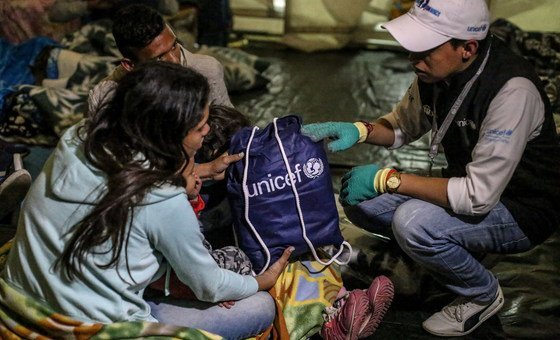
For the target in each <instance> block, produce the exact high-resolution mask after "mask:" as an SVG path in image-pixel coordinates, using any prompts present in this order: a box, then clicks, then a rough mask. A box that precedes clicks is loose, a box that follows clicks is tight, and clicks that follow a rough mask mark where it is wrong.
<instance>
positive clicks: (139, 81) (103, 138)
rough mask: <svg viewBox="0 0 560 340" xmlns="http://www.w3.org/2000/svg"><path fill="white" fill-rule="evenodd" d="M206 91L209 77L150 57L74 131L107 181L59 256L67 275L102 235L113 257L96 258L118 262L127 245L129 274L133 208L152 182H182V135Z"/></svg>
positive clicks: (198, 117) (197, 118)
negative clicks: (129, 242) (101, 192)
mask: <svg viewBox="0 0 560 340" xmlns="http://www.w3.org/2000/svg"><path fill="white" fill-rule="evenodd" d="M208 93H209V86H208V82H207V80H206V78H204V76H202V75H201V74H199V73H198V72H196V71H194V70H191V69H187V68H185V67H182V66H179V65H175V64H171V63H165V62H151V63H147V64H144V65H140V66H138V67H136V68H135V69H134V70H133V71H132V72H130V73H129V74H127V75H125V76H124V77H123V78H122V80H121V81H120V82H119V85H118V87H117V89H116V92H115V95H114V97H113V98H112V100H111V101H110V102H109V103H108V105H107V106H106V107H104V108H102V109H101V110H100V111H99V112H96V113H95V114H94V115H91V118H90V120H89V121H88V122H87V123H86V124H85V126H84V127H83V129H82V130H80V133H79V134H80V136H81V138H82V140H83V148H84V154H85V157H86V159H87V161H88V162H90V163H91V164H92V165H93V166H95V167H96V168H98V169H100V170H101V171H103V172H104V173H105V176H106V178H107V188H106V192H105V194H104V195H103V196H102V197H101V198H100V199H99V201H98V202H97V203H96V205H95V207H94V208H93V210H92V211H90V212H89V214H88V215H86V216H85V217H84V219H83V220H82V221H81V222H80V223H78V224H77V225H76V226H75V227H74V228H73V229H72V231H71V232H72V236H71V238H70V241H69V242H68V244H67V245H66V247H65V249H64V251H63V253H62V256H61V258H60V259H59V262H57V265H58V264H61V265H62V269H63V272H64V273H65V274H66V275H67V277H68V278H69V279H70V280H72V279H73V278H74V276H75V275H78V274H79V273H80V267H81V264H82V263H83V262H84V260H85V258H86V257H87V256H88V255H90V254H94V255H95V254H96V251H95V248H96V247H98V246H101V245H104V244H106V242H110V243H109V244H110V245H111V247H110V250H109V251H107V252H106V253H108V252H111V259H110V260H109V262H107V263H105V264H97V265H98V266H99V267H100V268H104V269H105V268H110V267H111V266H115V265H116V264H117V263H118V261H119V258H120V256H121V253H123V252H122V250H123V249H124V250H125V251H124V254H125V259H126V266H127V271H128V273H129V276H130V268H129V267H128V256H127V252H126V248H127V245H128V239H129V236H130V230H131V226H132V222H133V219H134V209H135V207H136V206H138V205H139V204H141V203H142V201H143V199H144V197H145V196H146V194H147V192H148V191H150V189H152V188H154V186H157V185H160V184H163V183H172V184H175V185H180V186H184V184H185V183H184V180H183V178H182V176H181V171H182V169H183V168H184V167H185V166H186V164H187V162H188V160H189V157H188V155H187V154H186V152H185V151H184V149H183V146H182V142H183V139H184V138H185V136H186V135H187V134H188V132H189V130H191V129H193V128H195V127H196V126H197V125H198V124H199V123H200V122H201V121H202V119H203V117H204V109H205V107H206V105H207V103H208ZM104 253H105V252H104ZM104 253H102V254H104ZM119 275H120V274H119ZM133 280H134V279H133Z"/></svg>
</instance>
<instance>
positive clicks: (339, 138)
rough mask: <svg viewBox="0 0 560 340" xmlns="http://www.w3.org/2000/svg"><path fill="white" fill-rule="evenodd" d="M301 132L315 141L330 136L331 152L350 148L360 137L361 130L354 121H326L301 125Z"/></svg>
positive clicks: (328, 145) (329, 146)
mask: <svg viewBox="0 0 560 340" xmlns="http://www.w3.org/2000/svg"><path fill="white" fill-rule="evenodd" d="M301 132H302V133H303V134H304V135H306V136H307V137H309V138H311V140H313V141H314V142H318V141H320V140H322V139H325V138H330V139H332V141H330V142H329V143H328V144H327V148H328V149H329V151H331V152H337V151H342V150H346V149H348V148H350V147H351V146H353V145H354V144H356V143H357V142H358V140H359V139H360V131H359V130H358V128H357V127H356V126H355V125H354V124H353V123H347V122H326V123H313V124H307V125H304V126H302V127H301Z"/></svg>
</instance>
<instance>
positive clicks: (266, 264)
mask: <svg viewBox="0 0 560 340" xmlns="http://www.w3.org/2000/svg"><path fill="white" fill-rule="evenodd" d="M258 129H259V128H258V127H256V126H255V127H254V128H253V131H252V132H251V136H250V137H249V142H248V143H247V151H246V152H245V166H244V168H243V181H242V184H241V186H242V188H243V197H244V198H245V221H247V224H249V227H250V228H251V230H252V231H253V234H255V237H256V238H257V240H258V241H259V244H260V245H261V247H262V248H263V249H264V252H265V254H266V263H265V265H264V266H263V268H262V270H261V271H260V272H259V273H258V274H257V275H261V274H262V273H264V271H265V270H266V269H267V268H268V265H269V264H270V250H268V247H267V246H266V243H264V241H263V240H262V238H261V236H260V235H259V233H258V232H257V229H255V226H253V223H251V220H250V219H249V189H248V188H247V172H248V169H249V153H250V150H251V144H252V143H253V138H254V137H255V132H256V131H257V130H258Z"/></svg>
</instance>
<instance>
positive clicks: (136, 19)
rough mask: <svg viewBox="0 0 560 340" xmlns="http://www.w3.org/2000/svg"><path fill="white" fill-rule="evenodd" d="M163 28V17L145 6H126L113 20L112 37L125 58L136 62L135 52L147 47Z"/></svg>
mask: <svg viewBox="0 0 560 340" xmlns="http://www.w3.org/2000/svg"><path fill="white" fill-rule="evenodd" d="M164 28H165V21H164V20H163V17H162V16H161V15H160V14H159V12H158V11H156V10H155V9H153V8H151V7H148V6H146V5H141V4H137V5H128V6H125V7H123V8H121V9H119V10H118V12H117V13H116V15H115V16H114V20H113V36H114V37H115V42H116V43H117V48H118V49H119V51H120V52H121V54H122V55H123V57H125V58H129V59H131V60H132V61H136V51H137V50H140V49H142V48H144V47H146V46H148V45H149V44H150V43H151V42H152V40H154V38H155V37H157V36H158V35H159V34H160V33H161V32H162V31H163V29H164Z"/></svg>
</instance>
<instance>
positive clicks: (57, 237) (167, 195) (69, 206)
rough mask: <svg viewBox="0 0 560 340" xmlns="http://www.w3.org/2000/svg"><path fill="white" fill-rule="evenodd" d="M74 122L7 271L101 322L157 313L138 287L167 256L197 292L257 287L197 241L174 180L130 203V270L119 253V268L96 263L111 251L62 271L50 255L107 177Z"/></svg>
mask: <svg viewBox="0 0 560 340" xmlns="http://www.w3.org/2000/svg"><path fill="white" fill-rule="evenodd" d="M76 130H77V126H74V127H72V128H70V129H69V130H68V131H67V132H66V133H65V134H64V136H63V137H62V138H61V140H60V142H59V143H58V146H57V147H56V149H55V151H54V152H53V154H52V155H51V157H50V158H49V159H48V161H47V163H46V164H45V167H44V168H43V171H42V172H41V174H40V175H39V176H38V177H37V179H36V180H35V182H34V183H33V185H32V187H31V189H30V191H29V193H28V195H27V197H26V199H25V201H24V204H23V208H22V214H21V215H20V220H19V225H18V230H17V234H16V242H15V245H14V247H13V249H12V250H11V252H10V255H9V258H8V261H7V264H6V268H5V270H4V271H3V272H2V273H1V276H2V277H3V278H4V279H6V280H7V281H8V282H10V283H11V284H12V285H14V286H15V287H18V288H19V289H21V290H22V291H23V292H25V293H26V294H28V295H30V296H32V297H35V298H37V299H40V300H41V301H43V302H45V303H47V304H48V305H50V306H51V307H52V308H54V309H55V310H58V311H59V312H61V313H63V314H66V315H68V316H70V317H73V318H76V319H78V320H82V321H97V322H103V323H111V322H115V321H124V320H148V321H155V320H154V319H153V318H152V317H151V315H150V308H149V306H148V304H147V303H146V302H145V301H144V300H143V299H142V292H143V290H144V289H145V288H146V286H147V285H148V284H149V283H150V282H152V281H153V280H155V279H157V278H159V277H160V276H161V275H162V274H163V272H164V271H165V267H166V266H165V265H162V263H163V262H164V258H165V259H167V261H168V262H169V263H170V264H171V266H172V267H173V269H174V270H175V273H176V274H177V275H178V277H179V278H180V279H181V280H182V281H183V282H184V283H186V284H187V285H188V286H189V287H190V288H191V289H192V290H193V292H194V293H195V294H196V296H197V297H198V298H199V299H200V300H203V301H210V302H216V301H224V300H239V299H242V298H245V297H248V296H250V295H252V294H254V293H256V292H257V289H258V285H257V281H256V280H255V278H253V277H251V276H242V275H239V274H236V273H234V272H231V271H228V270H225V269H221V268H219V267H218V265H217V264H216V262H215V261H214V260H213V259H212V257H211V256H210V255H209V253H208V251H207V250H206V248H205V247H204V246H203V244H202V240H203V236H202V234H201V233H200V230H199V225H198V222H197V219H196V216H195V214H194V212H193V210H192V208H191V205H190V204H189V202H188V199H187V196H186V193H185V190H184V188H180V187H176V186H171V185H161V186H158V187H155V188H154V189H153V190H152V191H151V192H150V193H149V194H148V195H147V197H146V199H145V202H144V203H143V204H142V205H141V206H139V207H138V208H136V209H135V216H134V220H133V225H132V231H131V234H130V241H129V245H128V248H127V249H126V251H127V252H128V261H129V266H130V271H131V274H132V277H130V276H129V275H128V273H127V269H126V264H125V262H124V259H125V257H124V255H121V258H120V262H119V263H118V265H117V267H116V268H110V269H100V268H99V267H98V266H96V265H95V263H99V264H105V263H107V262H108V258H109V254H105V255H100V254H95V255H89V256H88V258H87V261H86V262H85V263H84V265H83V266H82V270H81V272H82V274H83V275H82V276H80V277H77V278H76V279H75V280H74V281H68V280H66V279H64V277H63V276H62V275H61V273H60V269H59V268H58V267H57V268H56V269H55V268H54V263H55V260H56V259H58V258H59V257H60V255H61V253H62V251H63V249H64V245H65V244H66V242H67V241H68V240H69V239H70V237H71V235H72V233H71V228H72V226H74V225H75V224H76V223H77V222H79V221H80V220H82V218H83V217H84V216H85V215H86V214H87V213H88V212H89V211H90V210H91V209H92V207H93V205H94V204H95V202H96V201H97V199H98V198H99V196H100V194H102V193H103V190H104V189H105V183H106V178H105V176H104V174H103V173H102V172H100V171H99V170H96V169H95V168H93V167H92V166H91V165H90V164H88V163H87V161H86V160H85V157H84V154H83V148H82V147H81V143H80V141H79V140H78V139H77V138H76V137H75V136H76ZM103 249H108V247H103V248H101V249H99V250H103ZM117 271H118V272H117ZM119 274H120V275H119Z"/></svg>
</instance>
